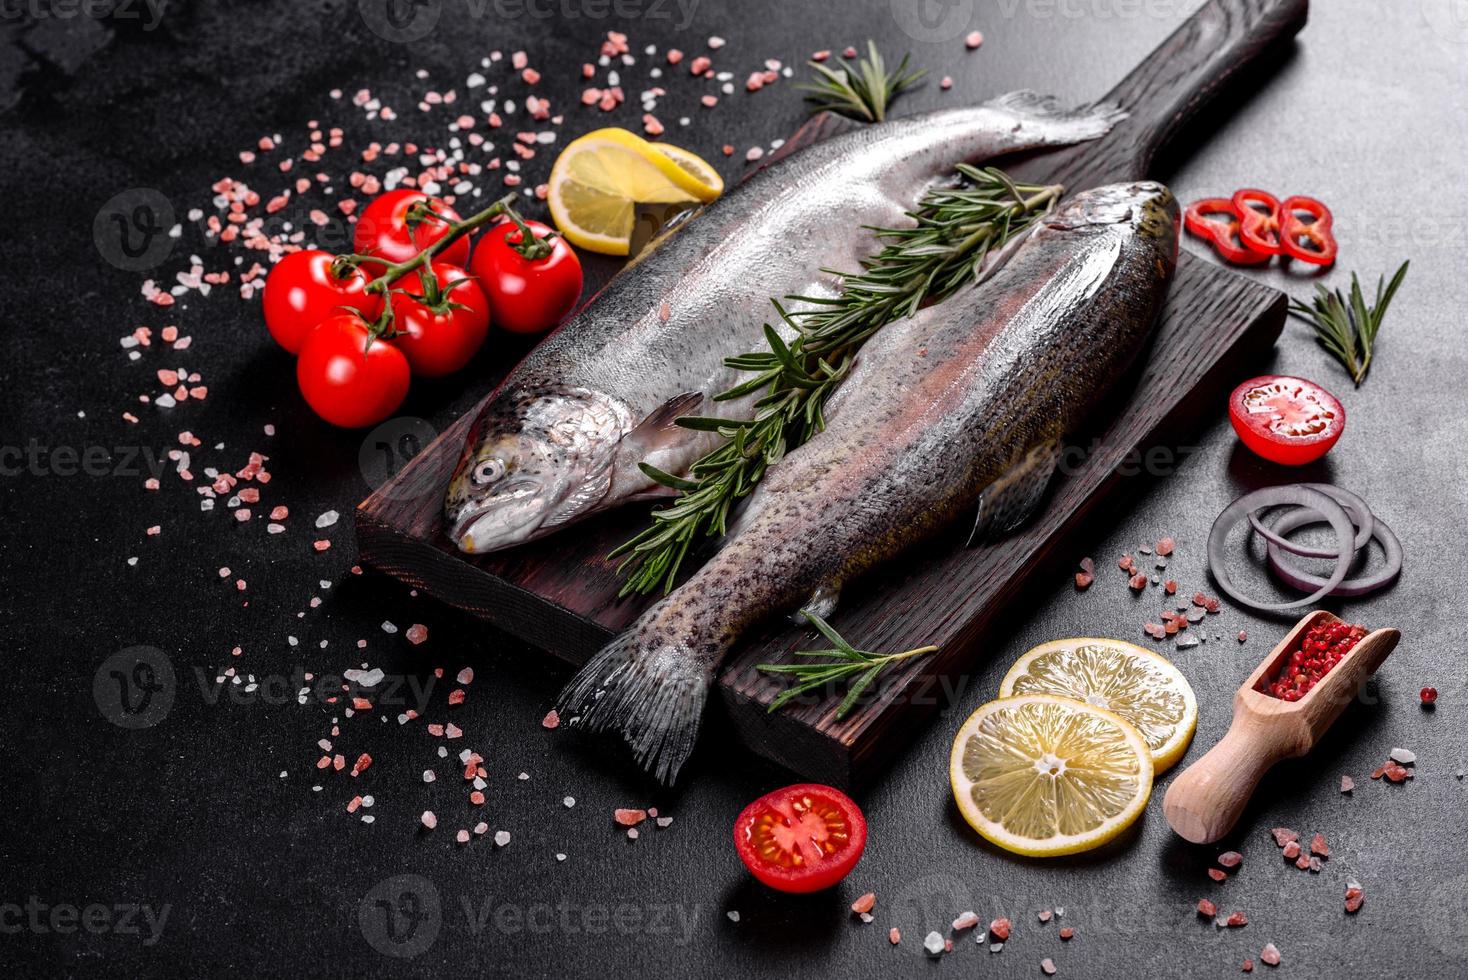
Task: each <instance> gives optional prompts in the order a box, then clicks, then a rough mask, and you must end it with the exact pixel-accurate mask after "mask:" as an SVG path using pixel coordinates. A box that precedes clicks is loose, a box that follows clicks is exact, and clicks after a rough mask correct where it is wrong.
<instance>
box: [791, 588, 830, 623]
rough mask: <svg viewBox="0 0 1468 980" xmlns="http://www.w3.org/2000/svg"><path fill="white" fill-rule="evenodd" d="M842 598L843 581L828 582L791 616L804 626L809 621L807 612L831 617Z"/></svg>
mask: <svg viewBox="0 0 1468 980" xmlns="http://www.w3.org/2000/svg"><path fill="white" fill-rule="evenodd" d="M840 600H841V583H840V582H827V583H826V584H825V585H822V586H821V587H820V588H818V589H816V590H815V591H814V592H812V593H811V594H810V598H809V599H807V600H806V602H805V605H803V606H801V607H800V609H799V610H798V611H796V612H794V613H792V614H791V616H790V618H791V619H792V620H793V621H794V622H795V625H797V626H804V625H806V623H807V622H808V620H807V619H806V618H805V614H806V613H811V614H812V615H814V616H816V617H818V618H820V619H830V618H831V614H832V613H833V612H835V611H836V604H837V603H838V602H839V601H840Z"/></svg>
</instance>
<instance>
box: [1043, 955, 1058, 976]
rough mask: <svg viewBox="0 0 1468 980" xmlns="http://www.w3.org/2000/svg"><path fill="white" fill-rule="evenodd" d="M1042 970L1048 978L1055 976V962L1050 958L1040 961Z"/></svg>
mask: <svg viewBox="0 0 1468 980" xmlns="http://www.w3.org/2000/svg"><path fill="white" fill-rule="evenodd" d="M1040 969H1041V970H1044V971H1045V975H1046V976H1054V975H1055V961H1054V960H1052V959H1051V958H1050V957H1048V956H1047V957H1045V958H1044V959H1043V960H1041V961H1040Z"/></svg>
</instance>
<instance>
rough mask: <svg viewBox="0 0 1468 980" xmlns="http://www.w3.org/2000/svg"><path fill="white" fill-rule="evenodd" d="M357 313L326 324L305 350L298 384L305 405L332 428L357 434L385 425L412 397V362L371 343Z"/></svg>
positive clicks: (315, 332) (381, 342) (381, 343)
mask: <svg viewBox="0 0 1468 980" xmlns="http://www.w3.org/2000/svg"><path fill="white" fill-rule="evenodd" d="M370 338H371V334H370V333H369V332H368V330H367V324H366V323H365V322H364V321H363V320H362V318H361V317H359V316H357V315H356V314H354V313H339V314H337V315H335V316H332V317H328V318H327V319H325V320H323V321H322V322H321V324H320V326H318V327H317V328H316V329H315V330H313V331H312V332H311V335H310V336H309V337H307V338H306V342H305V343H304V344H303V345H302V346H301V357H300V359H299V360H298V361H296V383H297V384H298V385H300V388H301V394H302V395H304V396H305V398H306V403H307V404H309V405H310V406H311V408H312V409H314V410H315V412H316V414H317V415H319V416H321V417H322V418H323V419H325V420H326V421H328V422H330V423H331V424H332V425H339V426H341V427H342V428H345V429H356V428H360V427H362V426H364V425H372V424H374V423H376V422H381V421H382V420H383V419H385V418H387V417H388V416H389V415H391V414H392V413H393V412H395V411H397V409H398V406H399V405H401V404H402V403H403V399H404V398H406V397H407V395H408V381H409V371H408V358H407V357H406V356H405V355H404V354H403V352H402V351H400V350H398V349H397V348H396V347H394V346H393V345H392V344H390V343H388V342H387V341H385V340H377V339H370Z"/></svg>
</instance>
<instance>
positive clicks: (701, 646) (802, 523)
mask: <svg viewBox="0 0 1468 980" xmlns="http://www.w3.org/2000/svg"><path fill="white" fill-rule="evenodd" d="M1176 219H1177V205H1176V202H1175V201H1174V200H1173V198H1172V195H1171V194H1170V193H1169V192H1168V190H1167V189H1166V188H1165V187H1163V186H1162V185H1160V184H1154V183H1148V182H1143V183H1137V184H1130V185H1125V184H1123V185H1111V186H1108V187H1103V188H1097V189H1095V190H1093V191H1088V192H1085V193H1083V194H1080V195H1077V196H1076V197H1075V198H1073V199H1072V200H1071V201H1070V202H1069V203H1067V204H1065V205H1064V206H1062V207H1061V208H1060V209H1059V210H1057V211H1056V212H1055V213H1054V214H1052V215H1050V216H1049V217H1047V218H1046V219H1044V220H1043V221H1042V222H1040V223H1039V225H1038V226H1037V227H1036V228H1035V230H1034V231H1033V232H1032V233H1031V234H1030V235H1029V236H1028V237H1027V238H1026V240H1025V241H1024V242H1023V244H1022V245H1020V246H1019V247H1018V249H1017V250H1016V251H1015V252H1014V253H1013V255H1012V257H1010V258H1009V259H1008V261H1007V262H1006V264H1004V265H1003V267H1001V268H1000V269H999V270H998V271H996V272H994V273H993V274H992V275H991V276H990V277H989V278H988V280H987V281H985V282H984V283H983V284H981V285H980V286H978V287H976V288H971V289H968V290H966V291H964V292H963V293H960V294H959V295H956V296H954V297H952V298H950V299H949V300H948V301H946V302H944V303H942V304H940V305H937V306H933V307H929V308H927V309H925V310H923V311H921V312H919V313H918V314H916V315H915V316H913V317H910V318H907V319H905V320H900V321H898V322H896V323H893V324H890V325H888V326H887V327H885V328H883V329H882V330H881V331H880V332H878V333H877V334H876V336H875V337H874V338H873V339H872V340H871V341H870V342H868V344H867V345H866V346H865V347H864V348H863V349H862V351H861V353H860V354H859V355H858V357H857V361H856V364H855V366H854V367H853V369H852V372H851V375H850V376H849V377H848V378H847V380H846V381H845V382H844V383H843V385H842V386H841V388H840V390H839V391H838V392H837V394H836V395H835V396H834V397H833V398H832V399H831V401H830V403H829V408H828V411H827V415H826V418H827V425H826V428H825V430H824V431H822V432H820V433H818V434H817V435H815V436H814V437H813V438H811V440H810V441H809V442H807V443H805V444H804V445H803V446H800V447H798V448H796V449H795V450H793V451H791V452H790V454H789V455H787V456H786V457H785V458H784V459H783V460H782V461H781V462H780V463H778V464H777V465H775V466H774V467H773V468H772V469H771V471H770V472H769V474H768V475H767V476H766V478H765V480H764V481H763V482H762V483H761V485H760V486H759V487H758V488H757V489H756V490H755V491H754V493H753V494H751V496H750V497H749V499H748V501H747V503H746V505H745V507H744V509H743V511H742V512H741V513H740V515H739V516H738V518H737V519H736V521H735V523H734V526H733V527H732V528H731V529H730V534H729V536H728V538H727V539H726V541H725V544H724V546H723V547H722V548H721V549H720V551H719V552H718V553H716V554H715V555H714V556H713V557H712V558H710V559H709V561H708V562H707V563H706V564H704V566H703V567H702V568H700V569H699V570H698V571H697V572H696V573H694V575H693V576H692V577H691V578H690V579H689V580H688V581H687V582H686V583H684V584H683V585H682V586H681V587H679V588H678V589H677V590H675V591H674V592H673V593H672V594H671V595H669V596H667V597H666V598H664V599H663V600H661V601H660V602H658V603H656V604H655V605H653V606H652V607H650V608H649V609H648V610H647V611H646V612H645V613H644V614H643V615H642V617H640V618H639V619H638V620H637V622H636V623H634V624H633V625H632V627H631V628H630V629H628V630H627V632H625V633H623V634H622V635H621V636H619V637H618V638H616V639H615V640H613V641H612V642H611V643H610V644H608V645H607V647H605V648H604V649H603V650H602V651H601V652H600V653H598V654H597V655H596V656H595V657H594V658H593V659H592V660H591V661H590V662H588V663H587V665H586V666H585V667H584V668H583V669H582V670H581V672H580V673H578V674H577V676H576V677H575V678H574V679H573V680H572V681H571V683H570V684H569V685H567V687H566V689H565V691H563V692H562V695H561V699H560V704H561V707H560V710H561V713H562V716H563V717H568V718H570V719H572V720H573V724H575V725H578V726H580V727H582V728H585V729H590V730H603V729H610V730H613V731H617V732H620V733H621V735H622V736H623V737H624V738H625V739H626V741H627V742H628V743H629V744H630V745H631V746H632V749H633V752H634V754H635V755H636V757H637V758H638V761H640V762H641V763H642V764H643V765H645V766H646V767H647V768H648V769H649V770H651V771H653V772H654V773H655V774H657V775H658V777H659V778H662V779H665V780H668V781H671V780H672V779H673V778H674V777H676V775H677V772H678V770H679V768H680V767H681V766H682V764H683V762H684V760H685V759H686V758H687V756H688V754H689V752H691V750H692V747H693V743H694V739H695V737H696V734H697V730H698V723H699V717H700V715H701V713H702V710H703V705H704V702H705V700H706V695H707V691H708V688H709V685H710V684H711V683H712V681H713V677H714V674H715V671H716V669H717V667H718V664H719V662H720V661H721V660H722V659H723V657H724V655H725V654H726V653H727V652H728V651H729V649H730V648H731V647H732V646H733V644H734V643H735V642H737V640H738V638H739V637H740V636H741V635H742V634H743V632H744V631H745V630H747V629H748V628H750V627H751V626H753V625H754V624H756V623H757V622H759V621H761V620H763V619H765V618H767V617H769V616H772V615H776V614H778V613H781V612H788V611H792V610H795V609H797V608H800V607H801V606H802V605H804V604H805V603H807V602H808V601H809V600H810V599H811V598H812V597H817V598H818V599H819V600H820V601H822V602H823V603H829V601H830V599H831V597H832V596H833V595H834V594H836V593H838V592H839V590H840V587H841V586H842V585H843V584H845V583H847V582H850V581H851V580H853V579H854V578H856V577H858V576H860V575H862V574H863V573H865V572H867V571H869V570H870V569H872V568H873V567H875V566H877V565H880V564H882V563H883V562H886V561H889V560H890V559H892V558H893V557H895V556H897V555H899V554H901V553H902V552H904V551H906V550H907V549H909V548H911V547H912V546H913V545H915V544H917V543H918V542H921V541H923V540H926V539H929V538H932V537H934V536H935V535H937V534H938V533H939V532H941V531H942V530H944V529H945V528H948V527H951V526H953V525H954V524H956V523H958V522H960V521H963V520H966V519H968V518H969V515H971V514H973V513H974V512H975V511H977V512H978V514H979V523H980V525H981V529H982V530H984V531H987V532H989V533H1002V532H1004V531H1006V530H1008V529H1009V528H1011V527H1013V526H1014V525H1015V524H1016V523H1017V522H1020V521H1022V520H1023V519H1024V517H1025V516H1027V515H1028V513H1029V512H1031V511H1032V510H1033V509H1034V507H1035V506H1036V504H1037V503H1038V502H1039V500H1040V499H1041V498H1042V496H1043V492H1044V489H1045V486H1046V484H1047V483H1048V481H1049V479H1050V477H1051V475H1052V472H1053V468H1054V460H1055V458H1056V457H1055V453H1054V450H1055V448H1056V447H1058V445H1059V443H1060V441H1061V440H1062V439H1063V438H1064V437H1065V436H1066V435H1067V434H1069V433H1071V432H1074V431H1075V430H1076V429H1078V428H1079V427H1080V426H1081V425H1082V424H1083V423H1084V421H1085V419H1086V416H1087V415H1088V414H1089V413H1090V412H1091V411H1092V410H1093V409H1094V407H1095V406H1096V404H1097V403H1098V402H1099V400H1100V398H1101V397H1102V396H1103V395H1104V393H1105V392H1106V390H1107V389H1108V388H1109V387H1110V386H1111V385H1112V384H1114V383H1115V382H1116V380H1117V379H1118V378H1119V377H1121V376H1122V375H1123V374H1124V373H1125V371H1126V369H1127V368H1128V367H1129V366H1130V364H1131V362H1132V360H1133V359H1134V358H1135V357H1136V355H1137V354H1138V352H1139V351H1140V350H1141V349H1142V347H1143V346H1144V344H1145V342H1146V338H1147V336H1148V334H1149V333H1150V331H1151V329H1152V326H1153V324H1154V322H1155V320H1156V318H1157V314H1158V312H1159V311H1160V309H1161V307H1162V302H1163V299H1164V297H1165V295H1166V291H1167V287H1168V284H1169V283H1170V281H1171V279H1172V273H1173V270H1174V268H1175V264H1176V260H1177V222H1176ZM966 529H967V528H966V527H965V530H966Z"/></svg>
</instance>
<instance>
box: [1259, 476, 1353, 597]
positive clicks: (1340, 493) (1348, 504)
mask: <svg viewBox="0 0 1468 980" xmlns="http://www.w3.org/2000/svg"><path fill="white" fill-rule="evenodd" d="M1300 486H1302V487H1308V488H1309V489H1311V490H1319V491H1320V492H1321V493H1323V494H1325V495H1326V496H1327V497H1330V498H1331V499H1332V500H1334V501H1335V502H1336V503H1338V504H1340V505H1341V507H1342V508H1344V509H1345V511H1346V513H1347V514H1348V515H1350V518H1351V522H1352V523H1353V524H1355V525H1356V542H1355V548H1356V551H1357V552H1360V550H1361V549H1362V548H1364V547H1366V546H1367V545H1368V544H1370V543H1371V530H1372V525H1373V524H1374V523H1375V521H1376V518H1375V517H1373V516H1372V514H1371V508H1370V507H1368V506H1366V501H1364V500H1362V499H1361V498H1360V497H1358V496H1356V495H1355V494H1354V493H1352V492H1351V491H1349V490H1342V489H1341V488H1340V487H1338V486H1335V485H1333V484H1330V483H1302V484H1300ZM1261 509H1264V508H1261ZM1249 523H1250V524H1251V525H1253V527H1254V530H1255V531H1256V532H1258V534H1259V536H1260V537H1262V538H1264V540H1266V541H1270V542H1273V543H1274V544H1276V545H1278V546H1279V547H1281V548H1283V549H1284V550H1285V551H1288V552H1290V553H1291V554H1295V555H1299V556H1300V557H1301V558H1334V557H1335V556H1336V553H1335V552H1334V551H1327V550H1326V549H1324V548H1312V547H1311V546H1309V545H1305V544H1300V543H1299V542H1297V541H1291V540H1290V539H1289V538H1286V537H1285V536H1284V535H1283V533H1280V532H1278V531H1277V529H1276V530H1271V529H1270V528H1268V527H1266V526H1265V525H1264V522H1263V521H1262V520H1260V519H1259V511H1257V510H1256V511H1252V512H1250V514H1249ZM1299 526H1300V525H1299V524H1296V525H1295V527H1299ZM1321 581H1324V580H1323V579H1322V580H1321ZM1311 588H1314V586H1311ZM1337 594H1339V593H1337Z"/></svg>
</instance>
